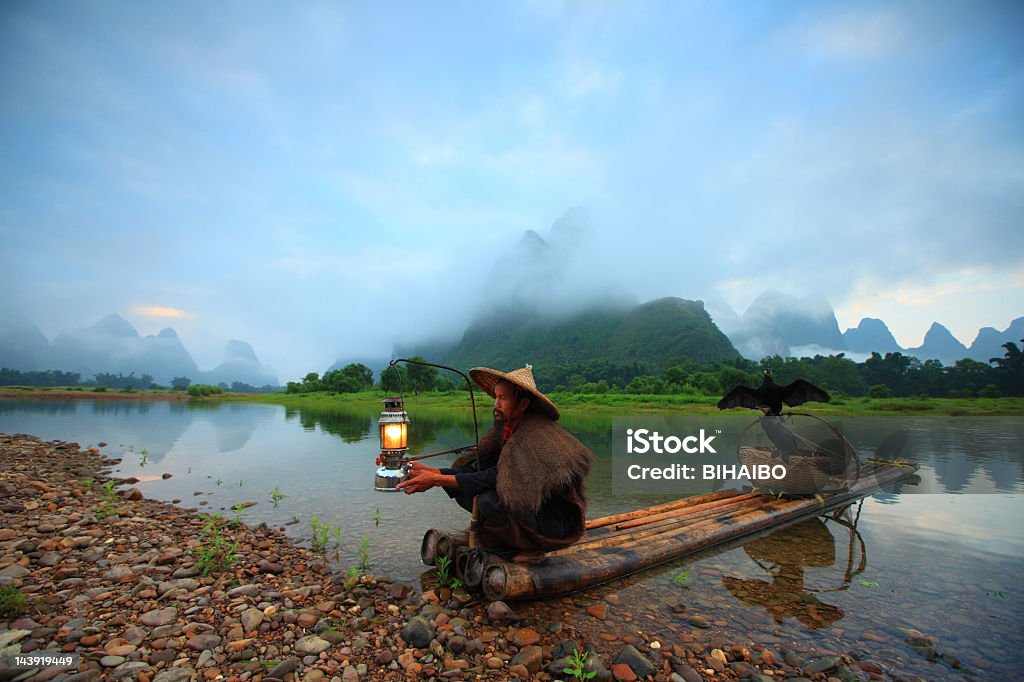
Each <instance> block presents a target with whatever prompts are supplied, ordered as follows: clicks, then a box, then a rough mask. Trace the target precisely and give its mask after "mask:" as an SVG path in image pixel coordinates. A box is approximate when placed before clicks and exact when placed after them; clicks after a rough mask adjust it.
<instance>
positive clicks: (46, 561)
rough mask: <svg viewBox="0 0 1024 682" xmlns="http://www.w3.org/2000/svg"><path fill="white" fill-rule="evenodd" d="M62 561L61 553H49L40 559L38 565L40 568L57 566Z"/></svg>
mask: <svg viewBox="0 0 1024 682" xmlns="http://www.w3.org/2000/svg"><path fill="white" fill-rule="evenodd" d="M60 561H61V555H60V553H59V552H47V553H46V554H44V555H42V556H41V557H39V559H38V560H37V562H36V563H38V564H39V565H40V566H56V565H57V564H59V563H60Z"/></svg>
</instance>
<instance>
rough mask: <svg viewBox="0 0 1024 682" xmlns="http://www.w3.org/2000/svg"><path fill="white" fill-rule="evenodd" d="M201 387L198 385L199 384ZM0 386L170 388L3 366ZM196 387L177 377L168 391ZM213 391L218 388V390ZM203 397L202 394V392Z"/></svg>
mask: <svg viewBox="0 0 1024 682" xmlns="http://www.w3.org/2000/svg"><path fill="white" fill-rule="evenodd" d="M196 385H198V384H196ZM0 386H39V387H57V386H66V387H76V386H83V387H93V388H98V389H101V388H102V389H105V388H119V389H122V390H146V389H165V388H168V387H167V386H161V385H160V384H158V383H156V382H155V381H154V380H153V376H152V375H151V374H142V375H140V376H136V375H135V372H129V373H128V374H124V373H122V372H118V373H117V374H114V373H112V372H97V373H96V374H94V375H93V377H92V378H91V379H86V380H85V381H83V380H82V374H81V372H64V371H61V370H53V369H49V370H33V371H22V370H17V369H10V368H8V367H4V368H2V369H0ZM194 386H195V385H194V384H193V383H192V380H191V379H189V378H188V377H174V378H173V379H172V380H171V384H170V387H169V388H172V389H174V390H176V391H189V389H190V388H193V387H194ZM212 389H217V390H216V391H214V390H212ZM280 390H281V387H280V386H271V385H269V384H268V385H266V386H253V385H252V384H247V383H245V382H242V381H233V382H231V383H230V384H228V383H227V382H223V381H222V382H220V383H219V384H216V385H215V386H214V385H210V387H209V390H208V391H207V392H206V393H205V395H209V394H210V393H222V392H227V391H231V392H234V393H275V392H277V391H280ZM191 393H192V394H193V395H196V394H197V393H196V391H191ZM200 394H201V393H200Z"/></svg>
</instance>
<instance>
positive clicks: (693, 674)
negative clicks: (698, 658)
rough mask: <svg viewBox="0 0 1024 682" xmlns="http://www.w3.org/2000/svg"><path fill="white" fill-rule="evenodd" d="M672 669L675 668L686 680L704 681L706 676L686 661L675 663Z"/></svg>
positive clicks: (689, 681)
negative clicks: (702, 675) (701, 674)
mask: <svg viewBox="0 0 1024 682" xmlns="http://www.w3.org/2000/svg"><path fill="white" fill-rule="evenodd" d="M672 670H674V671H675V672H676V673H677V674H678V675H679V677H681V678H683V679H684V680H685V681H686V682H704V678H703V677H701V676H700V673H698V672H697V671H696V670H694V669H693V668H691V667H690V666H688V665H687V664H685V663H679V664H677V665H673V666H672Z"/></svg>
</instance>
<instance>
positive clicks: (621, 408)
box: [0, 386, 1024, 417]
mask: <svg viewBox="0 0 1024 682" xmlns="http://www.w3.org/2000/svg"><path fill="white" fill-rule="evenodd" d="M548 397H550V398H551V399H552V400H553V401H554V403H555V404H556V405H558V408H559V409H560V410H561V411H562V412H564V413H566V414H574V413H580V412H587V413H590V414H609V415H634V414H670V413H674V414H719V413H720V410H719V409H718V408H717V407H715V403H717V402H718V398H717V397H716V396H692V395H633V394H627V393H604V394H579V393H550V394H548ZM0 398H22V399H25V398H30V399H35V398H49V399H63V400H93V399H95V400H110V399H114V400H118V399H120V400H202V401H207V402H209V401H232V402H252V403H267V404H273V405H284V406H286V407H296V408H303V407H305V408H309V409H313V410H333V409H342V408H353V407H355V408H364V407H365V408H366V409H367V410H370V411H374V410H379V409H380V408H381V407H382V400H383V399H384V393H383V392H381V391H365V392H362V393H224V394H221V395H215V396H208V397H204V398H195V397H193V396H190V395H188V394H187V393H184V392H182V391H169V390H146V391H127V392H126V391H121V390H107V391H101V392H96V391H93V390H91V389H89V388H80V387H74V388H60V387H57V388H49V387H17V386H9V387H4V388H0ZM406 404H407V405H408V406H409V407H415V409H417V410H423V409H427V410H429V409H439V410H468V409H469V408H470V399H469V394H468V393H466V392H465V391H451V392H444V393H421V394H419V395H411V394H410V395H407V396H406ZM491 404H492V399H491V398H490V397H489V396H487V395H486V394H485V393H483V392H478V393H476V406H477V411H478V412H481V413H484V414H487V413H489V412H490V409H491ZM799 411H807V412H812V413H814V414H818V415H822V416H827V415H831V416H840V417H842V416H866V415H875V416H877V415H886V414H900V415H910V414H918V415H942V416H1015V415H1024V398H927V397H917V398H837V399H835V400H833V401H832V402H831V403H809V404H808V405H806V406H803V407H802V408H801V409H800V410H799ZM735 412H739V411H738V410H735Z"/></svg>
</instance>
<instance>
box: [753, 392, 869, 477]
mask: <svg viewBox="0 0 1024 682" xmlns="http://www.w3.org/2000/svg"><path fill="white" fill-rule="evenodd" d="M736 455H737V457H738V459H739V461H740V464H743V465H745V466H746V467H748V469H750V471H751V473H752V474H754V473H756V472H757V469H755V468H754V467H757V466H758V465H767V466H768V467H775V466H776V465H782V466H784V467H785V468H786V475H785V476H784V477H782V478H770V477H769V478H758V477H756V476H752V477H751V481H750V482H751V484H752V485H753V486H754V487H755V488H756V489H759V490H763V491H765V492H768V493H772V494H775V493H783V494H786V495H817V494H824V493H834V492H840V491H842V490H846V489H848V488H849V487H850V486H851V485H853V484H854V483H855V482H856V481H857V480H858V479H859V478H860V460H859V459H858V457H857V451H856V449H855V448H854V447H853V445H852V444H851V443H850V441H849V440H847V439H846V437H845V436H843V434H842V432H841V430H840V429H839V428H837V427H836V426H834V425H832V424H830V423H829V422H827V421H825V420H824V419H821V418H820V417H815V416H814V415H811V414H804V413H800V412H786V413H783V414H782V415H781V416H765V417H761V418H759V419H756V420H754V421H753V422H752V423H751V424H750V425H748V426H747V428H746V429H744V430H743V433H742V434H740V438H739V441H738V444H737V448H736ZM776 471H777V470H776Z"/></svg>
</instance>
